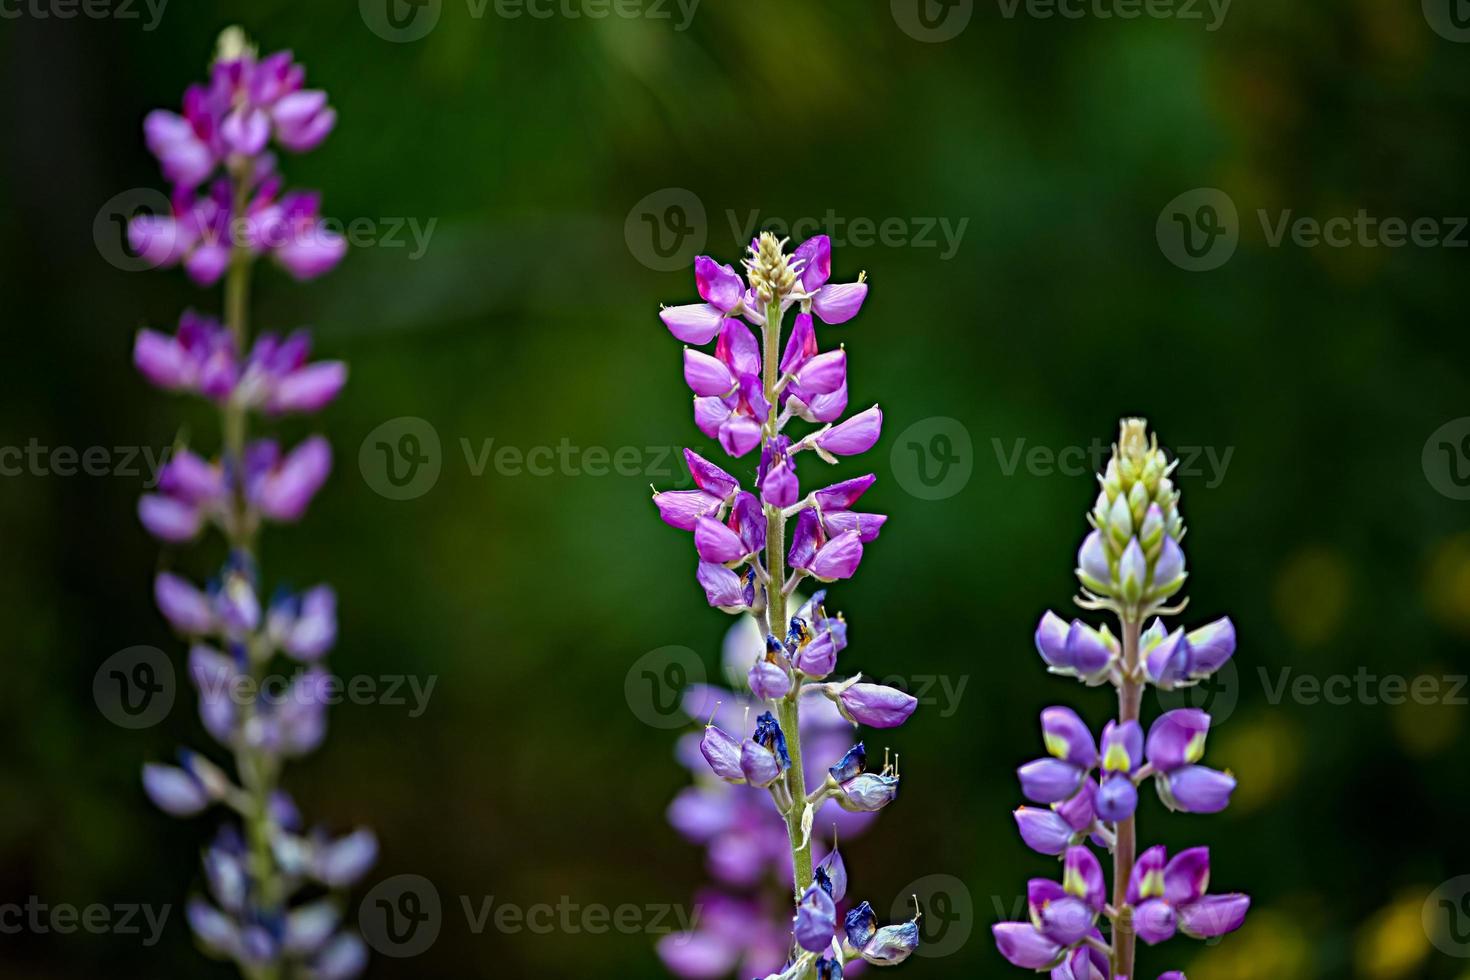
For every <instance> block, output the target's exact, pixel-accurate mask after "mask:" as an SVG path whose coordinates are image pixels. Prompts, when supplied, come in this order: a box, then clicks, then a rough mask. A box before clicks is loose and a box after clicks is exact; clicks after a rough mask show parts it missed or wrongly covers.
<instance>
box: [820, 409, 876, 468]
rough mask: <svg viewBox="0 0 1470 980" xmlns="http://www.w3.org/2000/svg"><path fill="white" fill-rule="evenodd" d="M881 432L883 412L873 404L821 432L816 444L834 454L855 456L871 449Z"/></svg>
mask: <svg viewBox="0 0 1470 980" xmlns="http://www.w3.org/2000/svg"><path fill="white" fill-rule="evenodd" d="M882 432H883V412H882V410H881V409H880V408H879V407H878V406H877V405H874V406H873V407H872V408H870V409H868V410H867V411H865V412H860V413H859V414H857V415H854V416H852V417H851V418H849V419H848V420H847V421H845V422H842V423H840V424H838V425H836V426H834V427H833V428H831V429H828V430H827V431H826V432H824V433H822V434H821V435H820V436H818V437H817V445H818V446H820V447H821V448H822V449H825V450H826V451H827V452H829V453H832V454H833V455H835V456H855V455H857V454H858V453H865V452H867V451H868V450H869V449H872V448H873V444H874V443H875V442H877V441H878V436H879V435H881V434H882Z"/></svg>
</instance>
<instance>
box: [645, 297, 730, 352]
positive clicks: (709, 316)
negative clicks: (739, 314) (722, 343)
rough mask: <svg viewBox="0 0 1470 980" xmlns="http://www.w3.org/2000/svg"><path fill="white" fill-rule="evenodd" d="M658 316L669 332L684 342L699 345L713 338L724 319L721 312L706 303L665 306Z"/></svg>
mask: <svg viewBox="0 0 1470 980" xmlns="http://www.w3.org/2000/svg"><path fill="white" fill-rule="evenodd" d="M658 317H659V319H660V320H662V321H663V322H664V326H666V327H668V328H669V333H671V334H673V335H674V336H675V337H678V338H679V339H680V340H682V341H683V342H684V343H686V344H694V345H696V346H700V347H702V346H704V345H705V344H707V343H709V342H710V341H711V340H714V339H715V334H717V333H719V332H720V324H721V323H722V322H723V321H724V319H725V315H724V314H723V313H721V312H720V311H719V310H717V309H715V308H714V307H713V306H710V305H709V304H708V303H690V304H689V305H687V306H666V307H664V308H663V309H662V310H659V313H658Z"/></svg>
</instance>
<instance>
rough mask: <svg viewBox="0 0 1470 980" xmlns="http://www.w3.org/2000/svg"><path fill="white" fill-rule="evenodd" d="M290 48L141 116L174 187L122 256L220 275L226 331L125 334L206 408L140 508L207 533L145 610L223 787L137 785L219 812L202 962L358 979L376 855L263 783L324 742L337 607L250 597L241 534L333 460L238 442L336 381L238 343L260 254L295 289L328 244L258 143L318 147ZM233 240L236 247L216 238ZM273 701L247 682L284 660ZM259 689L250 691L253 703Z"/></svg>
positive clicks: (296, 149) (319, 596)
mask: <svg viewBox="0 0 1470 980" xmlns="http://www.w3.org/2000/svg"><path fill="white" fill-rule="evenodd" d="M303 79H304V71H303V69H302V68H301V66H299V65H297V64H295V63H294V62H293V61H292V58H291V55H290V53H289V52H285V51H283V52H280V53H278V54H273V55H270V56H269V57H265V58H258V57H257V56H256V54H255V50H254V48H252V47H251V46H250V45H249V43H248V42H247V41H246V39H245V36H244V34H243V32H241V31H240V30H239V28H230V29H229V30H227V31H225V32H224V34H223V35H221V37H220V42H219V53H218V55H217V56H216V58H215V61H214V64H213V65H212V66H211V69H210V78H209V81H208V83H206V84H204V85H195V86H191V87H190V88H189V90H188V91H187V92H185V93H184V104H183V113H182V114H176V113H173V112H168V111H165V110H162V109H160V110H157V111H155V112H152V113H149V115H148V117H147V119H146V120H144V124H143V130H144V136H145V138H146V140H147V143H148V147H149V149H151V150H152V151H153V153H154V154H155V155H156V156H157V157H158V160H159V163H160V164H161V165H162V168H163V173H164V176H165V177H166V178H167V179H168V180H169V181H171V182H172V183H173V185H174V186H173V201H174V209H173V212H172V213H171V214H168V215H147V216H141V217H138V218H135V219H134V220H133V222H132V224H131V226H130V228H129V237H130V238H131V240H132V243H133V246H134V247H135V248H136V249H137V250H138V251H139V252H140V253H141V254H142V255H143V256H144V257H145V258H148V259H150V260H151V261H152V262H153V263H154V264H155V265H161V266H168V265H175V264H182V265H183V266H184V268H185V270H186V271H187V272H188V274H189V276H190V277H191V278H192V279H193V280H194V281H195V282H196V283H198V284H199V285H201V286H209V285H213V284H214V283H216V282H218V281H220V280H221V279H223V280H224V293H225V296H224V310H225V320H224V322H223V323H221V322H220V321H219V320H216V319H214V318H212V317H209V316H206V315H202V314H197V313H194V312H186V313H185V314H184V315H183V318H182V319H181V320H180V321H179V326H178V330H177V331H176V332H175V333H173V334H172V335H170V334H166V333H162V332H160V331H155V330H148V329H145V330H141V331H139V333H138V336H137V341H136V343H135V344H134V347H133V362H134V364H135V365H136V366H137V368H138V371H139V372H140V373H141V374H142V375H143V376H144V377H145V378H146V379H147V380H148V381H149V382H151V383H152V384H153V385H155V386H156V387H158V388H161V389H163V390H164V391H169V392H182V393H186V394H191V395H197V396H199V397H201V398H204V399H206V400H208V401H209V402H212V403H213V404H214V405H216V406H217V407H218V408H219V410H220V418H221V431H222V440H221V442H222V445H221V447H220V449H219V451H218V453H217V455H215V456H214V457H212V458H210V457H206V456H205V455H202V454H200V453H198V452H195V451H194V450H192V449H190V448H188V447H181V448H179V449H178V450H177V451H176V452H175V453H174V454H173V456H172V457H171V459H170V460H169V462H168V465H167V466H166V467H165V468H164V470H163V472H162V474H161V475H160V478H159V483H158V489H157V492H155V493H149V494H145V495H144V496H143V498H142V499H141V500H139V501H138V517H139V519H140V520H141V521H142V524H143V526H144V528H146V529H147V530H148V532H149V533H151V534H152V535H153V536H154V537H156V538H158V539H159V540H160V541H163V542H165V543H166V544H169V545H178V544H184V543H188V542H193V541H196V540H198V539H199V538H200V537H201V536H203V535H204V534H205V533H206V532H207V531H208V530H210V529H216V530H218V532H219V534H220V536H221V537H222V538H223V539H224V543H225V546H226V551H227V554H228V558H227V559H226V561H225V564H224V567H223V568H222V569H221V570H220V572H219V574H218V575H217V576H216V577H214V578H213V579H211V580H210V581H209V582H208V583H207V584H205V585H203V586H198V585H195V584H194V583H193V582H192V581H190V579H189V578H188V577H186V576H184V575H180V574H176V573H174V572H162V573H160V574H159V575H158V576H157V578H156V579H155V580H154V584H153V594H154V598H155V600H156V602H157V603H158V608H159V610H160V611H161V612H162V613H163V616H164V618H165V619H167V620H168V622H169V624H170V625H171V626H172V627H173V628H174V630H175V631H177V632H178V633H179V635H180V636H181V637H182V638H183V639H184V640H185V641H186V642H187V643H188V645H189V655H188V673H189V676H190V678H191V679H192V680H193V682H194V686H195V687H196V688H197V689H198V692H199V714H200V718H201V720H202V721H203V723H204V728H205V729H206V730H207V731H208V732H209V734H210V735H211V736H212V737H213V738H214V739H215V740H216V741H217V742H218V743H219V744H220V746H221V747H222V748H223V749H224V750H225V754H227V755H229V756H231V757H232V760H233V764H234V766H233V767H234V771H235V775H234V777H231V775H230V774H229V773H228V772H227V771H226V770H225V768H223V767H222V766H220V765H217V764H216V763H214V762H212V761H210V760H209V758H207V757H206V756H205V755H204V754H202V753H196V752H192V751H182V752H180V753H179V758H178V765H163V764H151V763H150V764H148V765H146V766H144V767H143V788H144V790H145V791H146V792H147V794H148V796H149V797H150V798H151V799H152V800H153V802H154V803H155V804H157V805H158V807H159V808H160V809H162V810H163V811H164V812H166V813H169V814H172V815H174V816H178V817H187V816H192V815H194V814H197V813H201V812H203V811H204V810H206V809H208V808H210V807H212V806H216V805H217V806H221V807H223V808H225V809H227V810H230V811H233V813H234V814H235V815H236V817H237V818H238V821H230V822H226V823H224V824H223V825H222V826H221V827H220V829H219V832H218V834H217V835H216V837H215V839H214V843H213V844H212V845H211V846H210V847H209V848H208V850H206V851H205V854H204V870H205V879H206V883H207V885H208V889H207V896H201V897H197V898H194V899H192V900H191V901H190V902H189V904H188V907H187V916H186V917H187V918H188V921H189V924H190V926H191V927H192V928H193V930H194V934H195V936H196V937H197V938H198V940H199V943H200V945H201V946H202V947H203V948H204V950H205V951H206V952H207V953H209V954H211V955H213V956H216V957H220V958H225V959H230V960H233V961H234V962H235V963H236V964H237V965H238V966H239V969H240V971H241V973H242V974H243V975H245V976H247V977H250V978H259V980H277V978H284V977H287V976H292V977H298V976H299V977H309V978H312V980H345V978H348V977H353V976H356V975H358V974H359V973H361V972H362V970H363V968H364V967H365V966H366V963H367V949H366V947H365V946H364V945H363V943H362V940H361V939H359V938H358V937H357V936H356V935H355V934H354V933H352V932H350V931H347V930H346V929H343V928H342V920H343V892H344V890H345V889H347V888H348V887H350V886H351V885H352V884H353V883H354V882H356V881H357V880H358V879H359V878H361V877H362V876H363V875H364V874H365V873H366V872H367V871H368V869H369V868H370V867H371V866H372V864H373V861H374V859H375V858H376V855H377V841H376V839H375V838H374V837H373V835H372V833H371V832H369V831H367V830H357V831H354V832H352V833H349V834H346V835H344V836H338V837H333V836H331V835H329V834H328V833H326V832H325V831H324V830H322V829H320V828H312V829H308V828H306V826H305V825H304V824H303V822H302V819H301V814H300V813H299V812H298V811H297V809H296V805H295V803H294V802H292V800H291V797H290V796H288V795H287V794H286V792H285V791H284V790H283V789H281V788H280V785H279V782H280V774H281V769H282V766H283V765H284V763H285V762H286V760H288V759H291V758H294V757H297V756H301V755H305V754H306V753H308V752H311V751H313V750H314V749H316V748H317V746H319V745H320V744H321V742H322V739H323V738H324V737H325V736H326V706H327V703H328V700H329V698H330V695H331V681H330V678H329V676H328V675H327V673H326V670H325V669H324V667H323V666H322V660H323V658H324V657H325V656H326V654H327V653H328V651H330V650H331V648H332V647H333V646H334V645H335V643H336V640H337V599H336V594H335V593H334V592H333V591H332V588H331V587H330V586H328V585H317V586H315V587H313V588H310V589H307V590H306V591H305V592H301V593H295V592H292V591H290V590H288V589H279V590H277V592H276V597H275V598H274V599H273V600H272V601H271V602H269V603H268V604H265V605H264V606H263V605H262V603H261V600H260V595H261V594H262V590H261V574H260V569H259V568H258V567H257V565H256V560H255V555H256V538H257V536H258V534H259V531H260V528H261V525H262V524H264V523H266V522H270V523H276V524H290V523H294V522H296V521H298V520H300V519H301V518H302V516H303V515H304V514H305V513H306V510H307V509H308V506H309V505H310V503H311V500H312V498H313V497H314V496H315V495H316V493H317V491H318V490H320V489H321V487H322V484H323V483H324V482H325V481H326V479H327V475H328V473H329V472H330V471H331V466H332V452H331V447H330V446H329V445H328V443H327V441H326V440H325V439H324V438H322V437H321V436H312V437H310V438H308V439H306V440H304V441H303V442H301V443H299V444H298V445H296V446H295V447H292V448H282V447H281V446H280V444H278V443H277V442H276V441H275V440H273V439H269V438H259V439H250V438H249V437H248V429H249V422H250V419H251V417H252V415H253V414H259V415H263V416H266V417H275V416H278V415H283V414H286V413H294V414H309V413H312V412H316V411H319V410H320V409H322V408H323V407H325V406H326V405H327V404H329V403H330V402H331V401H332V400H333V399H334V398H335V397H336V396H337V393H338V392H339V391H341V389H342V386H343V385H344V384H345V383H346V380H347V367H346V365H344V364H343V363H342V362H341V361H312V360H310V359H309V358H310V352H311V340H310V337H309V336H308V335H307V333H306V331H304V330H297V331H295V332H293V333H290V334H288V335H285V336H281V335H279V334H274V333H262V334H260V335H259V336H257V337H255V338H254V340H253V342H252V341H251V338H250V333H249V325H248V320H247V317H248V310H249V296H248V283H249V279H250V274H251V270H252V268H253V266H254V265H255V263H256V261H257V260H258V259H260V258H262V257H265V256H267V255H269V256H270V257H272V258H273V259H274V260H275V261H276V262H278V263H279V264H280V265H282V266H283V267H284V268H285V269H286V271H287V272H289V273H290V274H292V275H293V276H295V277H297V278H301V279H305V278H311V277H314V276H318V275H321V274H322V273H325V272H327V271H328V270H329V269H331V268H332V267H333V266H334V265H336V264H337V261H338V260H339V259H341V258H342V255H343V252H344V251H345V247H346V246H345V242H343V240H342V239H341V238H340V237H338V236H336V235H334V234H332V233H330V232H327V231H326V230H325V229H323V228H322V227H321V222H320V218H319V217H318V213H317V196H316V195H315V194H313V193H302V192H292V193H287V194H281V193H280V188H281V180H280V177H279V176H278V175H277V173H276V164H275V155H274V153H273V152H272V151H271V146H272V145H274V146H275V147H278V148H280V149H283V150H286V151H288V152H292V153H301V152H305V151H307V150H311V149H313V148H315V147H316V146H318V145H319V144H320V143H321V142H322V140H323V139H325V138H326V136H327V134H328V133H329V132H330V131H331V129H332V127H333V125H334V123H335V121H336V116H335V113H334V112H333V110H332V109H331V108H330V107H329V106H328V105H327V97H326V94H325V93H324V92H321V91H316V90H308V89H304V88H303ZM231 236H234V237H233V238H232V237H231ZM282 664H284V665H285V669H286V670H288V671H290V672H291V673H292V675H293V677H292V680H291V681H290V683H289V684H288V685H287V687H286V689H285V691H284V692H275V693H274V694H273V695H268V694H267V693H265V692H266V691H269V690H270V688H269V687H268V686H264V685H261V684H260V680H261V678H262V677H264V676H266V675H267V674H268V672H269V671H270V670H271V669H272V668H275V669H281V665H282ZM256 692H259V693H256Z"/></svg>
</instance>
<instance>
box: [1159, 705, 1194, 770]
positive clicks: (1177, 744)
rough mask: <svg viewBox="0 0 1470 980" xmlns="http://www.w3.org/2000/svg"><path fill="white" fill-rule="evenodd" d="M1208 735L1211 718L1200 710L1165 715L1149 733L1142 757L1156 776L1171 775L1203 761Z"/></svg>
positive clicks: (1186, 709) (1178, 709) (1184, 710)
mask: <svg viewBox="0 0 1470 980" xmlns="http://www.w3.org/2000/svg"><path fill="white" fill-rule="evenodd" d="M1209 734H1210V716H1209V714H1207V713H1206V712H1204V711H1201V710H1200V709H1199V708H1176V709H1175V710H1173V711H1166V712H1164V713H1163V714H1162V715H1159V717H1158V718H1157V719H1156V720H1155V721H1154V723H1153V726H1152V727H1151V728H1149V730H1148V744H1147V747H1146V750H1145V754H1146V755H1147V756H1148V761H1149V762H1150V763H1152V765H1153V767H1154V768H1155V769H1157V770H1158V771H1159V772H1173V771H1174V770H1175V769H1181V768H1183V767H1184V766H1188V765H1192V764H1194V763H1196V762H1198V761H1200V759H1203V758H1204V755H1205V740H1206V738H1207V737H1208V736H1209Z"/></svg>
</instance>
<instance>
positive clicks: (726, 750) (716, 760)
mask: <svg viewBox="0 0 1470 980" xmlns="http://www.w3.org/2000/svg"><path fill="white" fill-rule="evenodd" d="M699 751H700V754H701V755H703V756H704V761H706V762H708V763H709V767H710V769H712V770H713V771H714V774H715V775H716V776H719V777H720V778H721V779H723V780H725V781H726V782H731V783H743V782H745V774H744V773H743V772H741V771H740V740H739V739H737V738H735V736H733V735H730V734H728V733H727V732H725V731H723V730H722V729H719V728H716V727H715V726H713V725H710V726H708V727H706V728H705V730H704V736H703V737H702V738H701V739H700V740H699Z"/></svg>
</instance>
